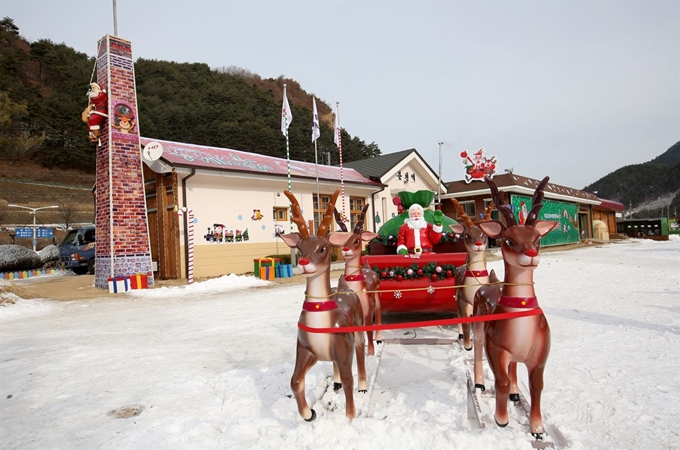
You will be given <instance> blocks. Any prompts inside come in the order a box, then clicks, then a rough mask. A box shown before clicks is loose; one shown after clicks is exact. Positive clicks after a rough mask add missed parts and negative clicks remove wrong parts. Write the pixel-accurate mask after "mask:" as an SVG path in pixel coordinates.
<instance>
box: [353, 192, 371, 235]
mask: <svg viewBox="0 0 680 450" xmlns="http://www.w3.org/2000/svg"><path fill="white" fill-rule="evenodd" d="M364 205H365V203H364V199H363V198H361V197H350V198H349V225H350V226H349V230H350V231H353V230H354V227H356V226H357V222H359V216H360V215H361V210H362V209H364ZM366 213H368V211H366Z"/></svg>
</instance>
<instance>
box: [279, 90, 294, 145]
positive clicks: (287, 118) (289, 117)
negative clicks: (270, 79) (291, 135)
mask: <svg viewBox="0 0 680 450" xmlns="http://www.w3.org/2000/svg"><path fill="white" fill-rule="evenodd" d="M292 121H293V113H292V112H291V110H290V105H289V104H288V97H286V91H285V90H284V91H283V107H282V108H281V133H283V135H284V136H285V135H286V132H287V130H288V127H289V126H290V123H291V122H292Z"/></svg>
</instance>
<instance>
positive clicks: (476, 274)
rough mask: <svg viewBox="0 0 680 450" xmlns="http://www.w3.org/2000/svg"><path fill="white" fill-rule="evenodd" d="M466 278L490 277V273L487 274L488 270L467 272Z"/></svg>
mask: <svg viewBox="0 0 680 450" xmlns="http://www.w3.org/2000/svg"><path fill="white" fill-rule="evenodd" d="M465 276H466V277H470V278H477V277H488V276H489V272H487V271H486V270H466V271H465Z"/></svg>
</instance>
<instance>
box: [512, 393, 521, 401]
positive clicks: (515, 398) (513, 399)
mask: <svg viewBox="0 0 680 450" xmlns="http://www.w3.org/2000/svg"><path fill="white" fill-rule="evenodd" d="M510 401H511V402H518V401H519V394H510Z"/></svg>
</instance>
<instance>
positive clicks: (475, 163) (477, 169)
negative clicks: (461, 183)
mask: <svg viewBox="0 0 680 450" xmlns="http://www.w3.org/2000/svg"><path fill="white" fill-rule="evenodd" d="M460 157H461V158H463V165H464V166H465V182H466V183H470V182H471V181H474V180H478V181H484V180H485V179H486V178H493V176H494V175H496V166H497V165H498V161H497V160H496V156H495V155H494V156H491V157H489V158H487V157H486V156H484V149H483V148H480V149H479V150H477V151H476V152H474V153H472V154H468V152H466V151H463V152H461V153H460Z"/></svg>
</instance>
